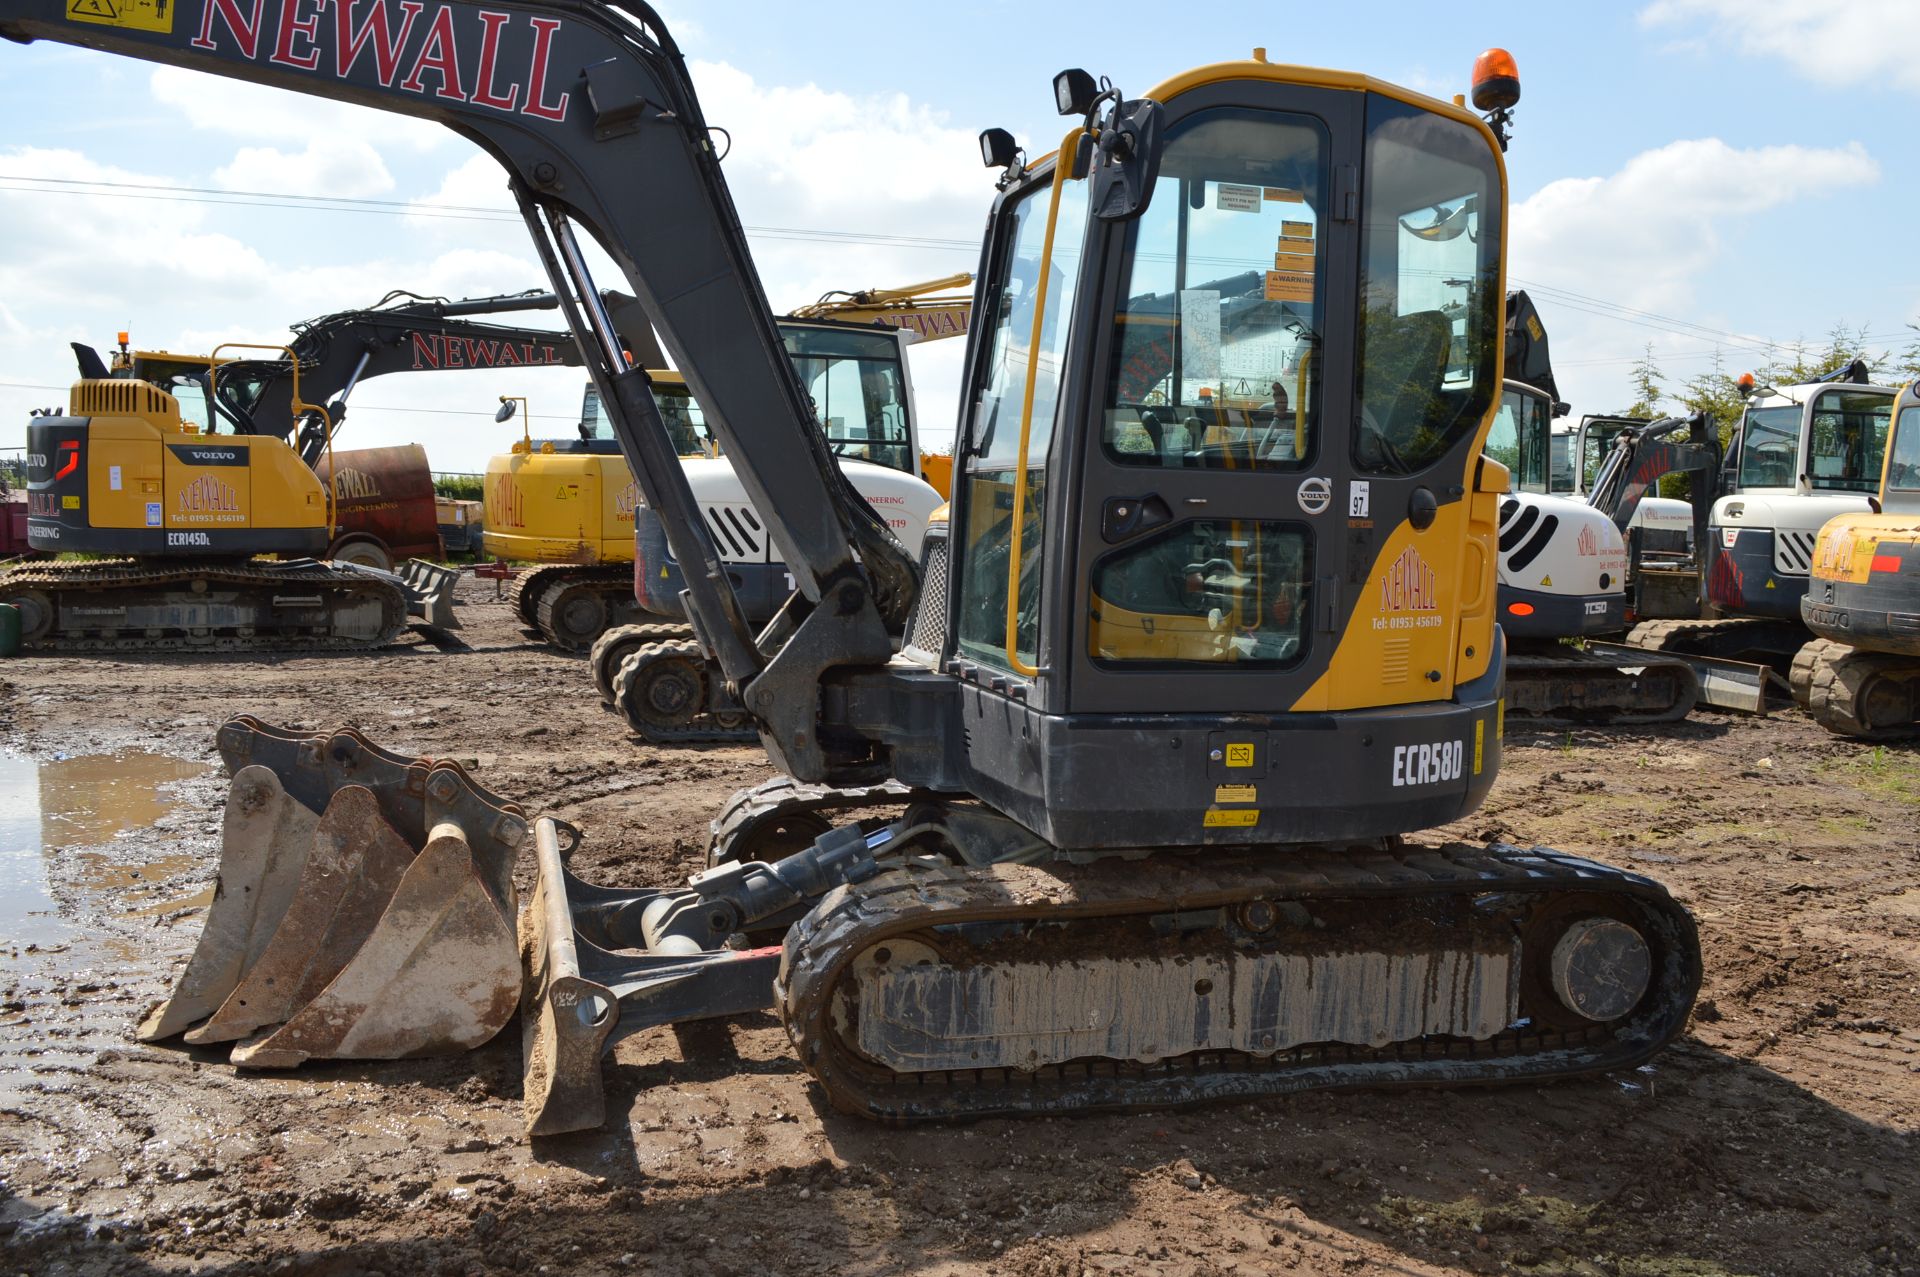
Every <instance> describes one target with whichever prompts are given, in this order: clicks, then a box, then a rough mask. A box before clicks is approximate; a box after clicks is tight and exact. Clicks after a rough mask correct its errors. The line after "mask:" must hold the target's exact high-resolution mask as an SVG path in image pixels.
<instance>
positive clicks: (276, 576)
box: [0, 559, 407, 652]
mask: <svg viewBox="0 0 1920 1277" xmlns="http://www.w3.org/2000/svg"><path fill="white" fill-rule="evenodd" d="M247 562H250V561H240V562H233V561H222V562H217V563H207V562H200V563H191V562H188V563H180V564H170V565H168V566H167V567H163V568H162V567H153V566H151V565H148V564H143V563H142V562H141V561H140V560H138V559H93V560H88V561H85V562H76V563H61V562H43V561H29V562H25V563H23V564H21V565H19V566H16V567H12V568H8V569H5V570H4V571H0V596H4V594H5V593H6V592H8V591H9V590H12V589H15V588H19V589H38V590H42V591H43V592H46V593H48V594H50V595H52V596H54V604H55V606H56V607H58V606H60V604H61V600H60V597H59V596H60V595H61V594H62V593H65V592H68V591H71V590H73V589H74V588H75V587H76V586H79V587H94V588H99V587H105V588H106V589H109V590H111V589H115V588H122V589H152V588H154V587H164V586H167V585H171V584H174V583H178V584H181V585H182V586H185V585H186V583H188V582H191V581H195V580H205V581H209V582H213V583H216V584H219V585H221V586H243V587H244V586H257V587H259V588H260V589H261V590H271V591H274V592H276V593H277V592H280V591H283V590H286V589H287V588H288V587H290V586H291V587H300V586H318V587H321V588H323V589H338V588H339V587H341V586H342V585H345V586H347V587H349V588H350V589H352V590H353V591H355V592H357V593H363V594H375V595H380V596H382V597H383V600H384V602H385V604H386V607H385V612H386V617H387V624H386V627H385V629H383V630H382V631H381V633H380V634H379V635H378V636H377V637H375V638H371V639H363V638H345V637H340V636H335V635H330V634H319V633H308V634H304V635H289V636H280V635H239V634H230V635H223V636H220V637H215V638H212V639H206V640H200V639H192V638H188V637H186V636H184V635H163V636H161V637H158V638H153V637H148V636H147V635H145V634H140V635H127V636H124V637H121V638H111V639H109V638H91V637H90V638H71V637H69V638H62V637H61V636H60V634H59V632H58V630H57V629H56V630H55V633H54V634H53V636H52V637H50V638H48V639H43V640H41V641H39V642H36V643H33V644H31V645H29V648H30V650H33V651H49V652H217V651H225V652H343V651H369V650H372V649H375V648H380V647H385V646H386V645H387V644H389V643H391V642H393V641H394V639H396V638H398V637H399V636H400V634H401V633H402V631H404V630H405V629H406V628H407V596H406V594H405V592H404V591H402V590H401V589H400V587H399V586H397V585H393V584H391V583H390V582H387V581H383V580H380V579H378V578H374V577H368V576H363V575H361V574H359V573H351V574H349V573H346V572H341V571H338V570H335V569H332V568H328V567H325V566H324V565H316V566H313V567H301V568H295V567H288V566H282V565H278V564H274V563H272V562H271V561H268V562H267V565H266V566H265V567H249V566H246V563H247Z"/></svg>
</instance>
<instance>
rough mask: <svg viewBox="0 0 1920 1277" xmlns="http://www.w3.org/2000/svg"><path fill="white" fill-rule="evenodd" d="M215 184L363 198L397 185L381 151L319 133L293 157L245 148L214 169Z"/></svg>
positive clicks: (268, 148)
mask: <svg viewBox="0 0 1920 1277" xmlns="http://www.w3.org/2000/svg"><path fill="white" fill-rule="evenodd" d="M213 180H214V181H215V182H216V183H217V184H219V185H221V186H224V187H226V188H227V189H228V190H230V191H291V192H298V193H311V194H315V195H323V194H324V195H331V196H336V197H339V198H341V199H364V198H366V197H368V196H373V195H383V194H385V193H386V192H388V191H391V190H392V189H393V186H394V182H393V174H391V173H389V172H388V171H387V166H386V163H385V161H383V160H382V159H381V158H380V152H378V151H376V150H374V149H373V147H371V146H369V145H368V144H367V143H366V141H365V140H363V139H361V138H357V137H342V136H340V135H338V134H333V133H322V134H319V135H317V136H315V137H313V138H311V139H309V140H308V142H307V147H306V150H304V151H301V152H299V153H297V154H289V153H288V152H286V151H282V150H278V149H276V148H274V147H271V146H243V147H241V148H240V149H239V151H237V152H235V154H234V157H233V162H232V163H230V164H227V165H225V166H224V167H222V168H218V169H215V170H214V174H213Z"/></svg>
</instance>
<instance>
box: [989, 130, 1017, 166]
mask: <svg viewBox="0 0 1920 1277" xmlns="http://www.w3.org/2000/svg"><path fill="white" fill-rule="evenodd" d="M1019 154H1020V144H1019V143H1018V142H1016V141H1014V140H1013V134H1011V133H1009V132H1007V131H1006V130H1005V129H983V130H981V133H980V162H981V163H982V164H985V165H986V166H987V167H988V168H1006V167H1007V166H1008V165H1010V164H1012V163H1013V162H1014V160H1015V159H1016V158H1018V157H1019Z"/></svg>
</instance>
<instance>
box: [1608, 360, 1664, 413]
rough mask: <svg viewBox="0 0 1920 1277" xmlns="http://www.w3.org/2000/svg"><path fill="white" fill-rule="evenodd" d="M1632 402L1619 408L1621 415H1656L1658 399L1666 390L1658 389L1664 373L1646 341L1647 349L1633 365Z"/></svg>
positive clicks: (1659, 399) (1658, 404)
mask: <svg viewBox="0 0 1920 1277" xmlns="http://www.w3.org/2000/svg"><path fill="white" fill-rule="evenodd" d="M1632 377H1633V393H1634V400H1633V403H1632V404H1630V405H1629V406H1628V407H1626V408H1624V409H1622V410H1621V413H1620V415H1621V416H1623V417H1657V416H1659V415H1660V413H1659V408H1660V401H1661V400H1662V399H1665V398H1666V397H1667V396H1666V392H1665V391H1663V390H1661V389H1660V382H1661V381H1662V380H1663V379H1664V378H1665V377H1666V374H1665V373H1663V372H1661V371H1660V368H1659V366H1658V365H1657V364H1655V363H1654V362H1653V343H1652V342H1648V343H1647V349H1646V352H1645V353H1644V354H1642V355H1641V356H1640V358H1639V359H1637V360H1635V361H1634V365H1633V373H1632Z"/></svg>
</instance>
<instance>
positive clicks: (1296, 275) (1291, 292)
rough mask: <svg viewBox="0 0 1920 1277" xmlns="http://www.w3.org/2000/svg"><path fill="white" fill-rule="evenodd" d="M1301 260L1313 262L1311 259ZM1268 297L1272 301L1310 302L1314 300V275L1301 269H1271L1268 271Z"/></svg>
mask: <svg viewBox="0 0 1920 1277" xmlns="http://www.w3.org/2000/svg"><path fill="white" fill-rule="evenodd" d="M1275 260H1276V261H1277V260H1279V259H1277V258H1276V259H1275ZM1287 260H1289V261H1291V260H1293V259H1291V258H1289V259H1287ZM1301 260H1302V261H1304V262H1305V263H1306V264H1307V265H1309V266H1311V265H1312V264H1313V263H1312V262H1311V260H1309V259H1305V258H1303V259H1301ZM1266 299H1267V300H1268V301H1270V302H1310V301H1312V300H1313V276H1312V275H1311V274H1305V273H1302V272H1300V271H1291V270H1270V271H1268V272H1267V295H1266Z"/></svg>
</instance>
